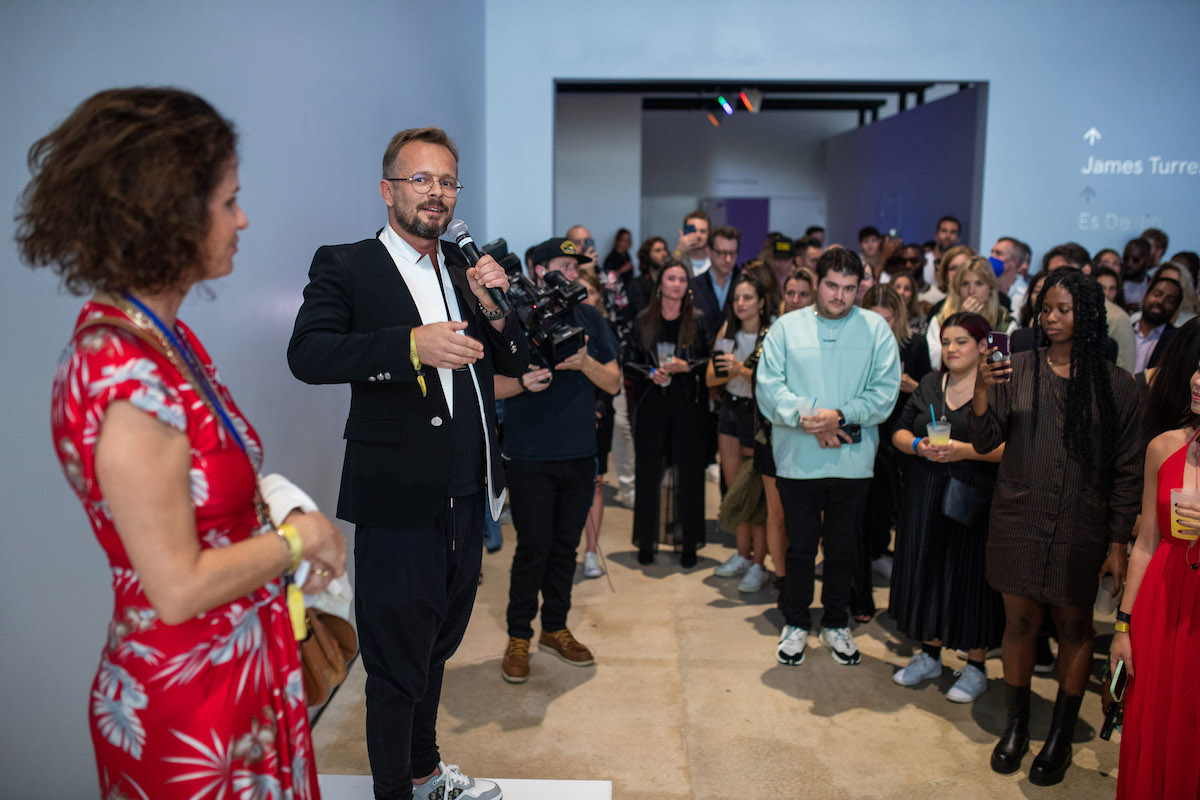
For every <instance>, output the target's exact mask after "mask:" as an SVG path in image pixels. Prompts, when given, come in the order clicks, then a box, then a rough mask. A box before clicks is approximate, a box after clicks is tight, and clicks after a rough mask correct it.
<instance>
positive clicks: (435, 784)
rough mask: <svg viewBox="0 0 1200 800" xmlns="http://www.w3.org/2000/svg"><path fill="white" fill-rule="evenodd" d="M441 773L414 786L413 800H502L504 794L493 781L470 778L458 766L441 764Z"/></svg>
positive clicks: (439, 764) (439, 765)
mask: <svg viewBox="0 0 1200 800" xmlns="http://www.w3.org/2000/svg"><path fill="white" fill-rule="evenodd" d="M438 767H439V768H440V769H441V772H440V773H439V774H437V775H434V776H433V777H432V778H430V779H429V780H427V781H426V782H425V783H423V784H421V785H420V786H413V787H412V788H413V800H501V798H503V797H504V792H502V791H500V787H499V786H497V785H496V784H494V783H492V782H491V781H485V780H483V779H482V778H480V779H475V778H468V777H467V776H466V775H463V774H462V772H461V771H459V768H458V765H457V764H450V765H449V766H447V765H446V764H445V763H442V762H439V763H438Z"/></svg>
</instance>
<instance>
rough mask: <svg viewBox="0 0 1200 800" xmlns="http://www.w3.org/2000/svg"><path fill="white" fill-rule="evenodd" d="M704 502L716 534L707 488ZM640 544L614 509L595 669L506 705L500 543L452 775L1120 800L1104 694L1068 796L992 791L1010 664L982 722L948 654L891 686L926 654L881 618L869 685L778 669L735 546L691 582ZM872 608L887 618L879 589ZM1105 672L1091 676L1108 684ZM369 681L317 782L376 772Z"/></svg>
mask: <svg viewBox="0 0 1200 800" xmlns="http://www.w3.org/2000/svg"><path fill="white" fill-rule="evenodd" d="M608 494H609V497H610V498H611V491H610V492H609V493H608ZM708 495H709V497H708V505H709V517H710V518H715V516H716V514H715V511H716V507H715V503H716V499H715V495H716V487H715V486H714V485H713V484H708ZM631 529H632V513H631V512H630V511H628V510H626V509H624V508H622V507H620V506H616V505H613V504H612V503H611V500H610V502H609V504H608V506H607V508H606V512H605V518H604V527H603V532H602V536H601V549H602V550H603V551H604V552H605V553H607V554H608V568H609V578H607V579H606V578H601V579H599V580H586V579H583V578H582V567H580V571H579V572H578V573H577V578H576V585H575V591H574V607H573V609H572V611H571V617H570V627H571V629H572V631H573V632H574V633H575V635H576V637H577V638H578V639H579V640H580V641H582V642H583V643H585V644H587V645H588V646H589V647H590V648H592V650H593V652H594V653H595V655H596V666H594V667H590V668H578V667H573V666H570V665H568V664H565V663H564V662H562V661H560V660H559V659H558V658H556V657H554V656H553V655H548V654H538V653H537V652H536V648H535V651H534V656H533V658H532V660H531V667H532V669H531V676H530V679H529V681H528V682H527V683H525V684H522V685H518V686H514V685H510V684H508V683H506V682H505V681H504V680H503V679H502V678H501V677H500V658H501V656H502V655H503V652H504V648H505V645H506V643H507V636H506V633H505V625H504V613H505V604H506V601H507V593H508V571H509V568H510V566H511V560H512V553H513V543H514V540H515V533H514V531H513V529H512V528H511V527H506V528H505V530H504V537H505V544H504V548H503V549H502V550H501V551H500V552H499V553H497V554H495V555H490V556H486V555H485V557H484V580H483V584H482V585H481V586H480V589H479V597H478V600H477V604H476V608H475V613H474V616H473V618H472V620H471V624H470V627H469V628H468V630H467V634H466V638H465V639H464V641H463V644H462V646H461V648H460V649H459V652H458V653H457V654H456V655H455V657H454V658H453V659H451V661H450V663H449V665H448V667H447V671H446V679H445V687H444V690H443V695H442V707H441V718H440V721H439V741H440V746H441V750H442V756H443V758H444V760H445V761H446V762H447V763H456V764H460V765H462V767H463V770H464V772H466V773H467V774H468V775H481V776H482V775H510V776H515V777H519V778H546V779H560V780H565V779H592V780H612V781H613V797H615V798H620V799H621V800H650V799H651V798H654V800H666V799H668V798H670V799H672V800H674V799H675V798H702V799H703V800H709V799H710V798H711V799H712V800H727V799H728V798H734V797H737V798H743V797H755V798H758V797H762V798H827V797H840V798H846V799H847V800H849V798H905V799H906V800H907V798H913V797H929V796H934V797H960V798H975V797H989V798H1009V797H1012V798H1018V797H1036V798H1068V797H1069V798H1075V797H1088V798H1104V797H1112V796H1113V795H1114V794H1115V792H1116V777H1115V775H1116V767H1117V751H1118V746H1119V739H1120V734H1119V733H1117V734H1114V735H1113V739H1112V741H1111V742H1105V741H1103V740H1101V739H1099V737H1098V736H1097V735H1096V733H1097V731H1098V730H1099V728H1100V725H1101V723H1102V721H1103V718H1102V715H1101V712H1100V698H1099V695H1098V694H1096V691H1097V690H1098V686H1099V681H1098V679H1096V680H1093V685H1092V687H1091V690H1090V691H1089V693H1088V695H1087V697H1086V698H1085V700H1084V704H1083V711H1082V715H1081V717H1082V718H1081V720H1080V724H1079V726H1078V728H1077V731H1076V745H1075V755H1074V762H1075V765H1074V766H1073V767H1072V768H1071V769H1070V770H1069V771H1068V773H1067V777H1066V779H1065V780H1064V781H1063V783H1062V784H1060V785H1059V786H1056V787H1051V788H1042V787H1038V786H1034V785H1032V784H1031V783H1030V782H1029V780H1028V777H1027V772H1026V770H1025V769H1023V770H1022V771H1020V772H1018V773H1017V774H1015V775H1011V776H1001V775H996V774H994V773H993V772H992V771H991V770H990V769H989V768H988V757H989V754H990V752H991V748H992V746H993V745H994V743H995V741H996V738H997V737H998V735H999V733H1000V731H1001V729H1002V728H1003V725H1004V710H1003V687H1002V686H1001V680H1000V662H999V660H991V661H989V662H988V670H989V677H990V678H991V681H990V683H989V688H988V691H987V692H985V693H984V695H983V696H982V697H981V698H980V699H979V700H978V701H976V702H975V703H974V704H972V705H966V706H964V705H959V704H955V703H951V702H948V701H947V700H946V699H945V692H946V690H947V689H949V688H950V686H951V685H952V684H953V682H954V675H953V670H955V669H958V668H960V667H961V666H962V665H963V663H964V662H962V661H960V660H959V659H958V657H957V655H956V654H954V653H945V654H943V658H942V660H943V663H944V665H945V666H946V669H945V671H944V673H943V675H942V677H941V678H940V679H938V680H936V681H931V682H927V683H925V684H921V685H919V686H917V687H915V688H903V687H900V686H896V685H895V684H893V683H892V681H891V675H892V672H893V671H894V670H895V669H896V668H898V667H899V666H901V665H903V664H904V663H906V662H907V660H908V658H909V657H910V656H911V655H912V654H913V653H914V652H915V651H914V648H913V643H912V642H909V641H908V640H907V639H905V638H904V637H902V636H900V635H899V634H897V632H896V630H895V626H894V625H893V624H892V622H891V620H890V619H889V618H888V616H887V615H886V613H884V614H881V615H880V616H879V617H877V618H876V620H875V621H874V622H871V623H870V624H867V625H863V626H860V627H859V628H858V629H857V630H856V631H855V638H856V641H857V642H858V645H859V648H860V649H861V650H862V652H863V660H862V663H861V664H859V665H858V666H854V667H844V666H841V665H839V664H837V663H836V662H834V661H833V660H832V659H831V658H830V657H829V653H828V651H827V650H826V649H825V648H824V647H823V646H822V645H821V644H819V642H817V640H816V638H815V637H811V638H810V640H809V649H808V656H807V659H806V660H805V663H804V664H802V665H801V666H799V667H785V666H782V665H779V664H778V663H776V661H775V656H774V648H775V643H776V640H777V638H778V632H779V628H780V625H781V624H782V618H781V616H780V614H779V612H778V611H777V610H776V608H775V593H774V591H773V590H772V589H770V588H767V589H765V590H764V591H762V592H760V593H758V594H754V595H739V593H738V592H737V581H736V580H735V579H720V578H716V577H714V576H713V574H712V568H713V567H715V566H716V565H717V564H719V563H721V562H722V561H723V560H725V558H727V557H728V556H729V555H730V554H731V553H732V547H733V540H732V537H731V536H729V535H728V534H724V533H723V532H719V531H717V532H715V533H710V536H709V543H708V545H707V546H706V547H705V548H704V549H702V550H701V551H700V556H701V558H700V563H699V565H698V566H697V567H695V568H694V569H691V570H688V571H686V572H685V571H683V570H681V568H680V567H679V563H678V557H677V556H674V555H672V554H670V553H665V552H663V553H659V555H658V558H657V561H656V563H655V564H654V565H652V566H650V567H641V566H640V565H638V564H637V560H636V558H635V552H634V550H633V547H632V546H631V544H630V533H629V532H630V530H631ZM581 549H582V548H581ZM581 559H582V557H581ZM610 579H611V584H610ZM817 595H818V597H819V595H820V591H819V587H818V591H817ZM875 599H876V603H877V604H878V605H879V607H880V608H886V607H887V588H886V587H885V586H883V585H882V584H881V582H880V583H879V584H877V588H876V592H875ZM817 618H818V619H819V615H817ZM535 628H536V625H535ZM1097 631H1098V633H1099V634H1100V636H1099V637H1098V639H1097V650H1098V651H1099V650H1107V647H1108V640H1109V637H1110V636H1111V633H1112V624H1111V620H1109V621H1098V622H1097ZM1100 665H1101V661H1100V657H1097V660H1096V670H1095V673H1096V674H1097V675H1098V674H1099V669H1100ZM363 680H364V675H363V672H362V668H361V663H356V666H355V669H354V670H353V671H352V673H351V676H350V678H349V679H348V680H347V682H346V684H345V685H344V686H343V687H342V690H341V691H339V693H338V695H337V696H336V697H335V698H334V700H333V701H332V703H331V704H330V706H329V707H328V708H327V709H326V711H325V713H324V715H323V716H322V717H321V719H320V721H319V722H318V724H317V726H316V728H315V729H314V732H313V737H314V740H315V743H316V749H317V760H318V769H319V771H320V772H322V773H341V774H366V773H369V772H370V768H369V765H368V761H367V753H366V744H365V741H364V737H363V718H364V713H365V712H364V707H363V691H362V687H363ZM1056 690H1057V684H1056V682H1055V681H1053V680H1049V679H1046V678H1041V677H1035V679H1034V684H1033V691H1034V695H1035V697H1034V704H1033V720H1032V729H1033V735H1034V739H1035V741H1034V743H1033V746H1032V747H1033V753H1031V754H1030V755H1029V756H1026V759H1025V761H1024V767H1025V768H1026V769H1027V768H1028V766H1029V764H1030V763H1031V762H1032V760H1033V755H1034V754H1036V752H1037V750H1038V749H1039V748H1040V746H1041V740H1042V739H1043V738H1044V737H1045V733H1046V729H1047V728H1048V727H1049V720H1050V711H1051V707H1052V705H1053V699H1054V696H1055V692H1056Z"/></svg>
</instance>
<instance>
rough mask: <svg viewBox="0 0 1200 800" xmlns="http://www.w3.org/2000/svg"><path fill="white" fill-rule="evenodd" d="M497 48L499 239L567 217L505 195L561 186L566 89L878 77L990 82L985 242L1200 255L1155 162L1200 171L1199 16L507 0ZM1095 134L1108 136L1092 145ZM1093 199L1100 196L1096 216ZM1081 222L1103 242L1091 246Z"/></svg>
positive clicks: (492, 44) (1175, 6)
mask: <svg viewBox="0 0 1200 800" xmlns="http://www.w3.org/2000/svg"><path fill="white" fill-rule="evenodd" d="M486 35H487V40H488V53H489V59H488V70H487V78H486V86H487V129H488V136H487V156H488V158H487V170H488V185H489V186H490V187H491V190H490V193H489V196H488V224H489V226H490V227H491V228H492V229H494V230H497V231H503V233H504V235H506V236H509V237H510V238H511V239H513V240H518V241H526V240H533V239H534V237H536V236H537V235H539V233H540V232H541V231H543V230H545V229H546V228H547V227H548V225H549V224H550V220H551V219H552V217H553V203H552V199H551V198H550V197H549V196H547V195H545V194H543V193H538V192H531V193H530V195H529V196H528V197H527V198H526V199H527V201H528V202H524V203H512V202H510V201H509V200H508V198H507V197H505V196H503V195H501V194H500V193H499V190H498V187H500V186H505V185H512V183H513V182H514V181H515V180H517V179H518V177H519V178H520V180H523V181H525V182H528V183H529V184H530V185H531V186H534V187H542V186H548V185H550V184H551V174H552V169H553V137H552V133H553V127H552V126H553V109H554V98H553V90H554V85H553V82H554V79H555V78H569V79H576V80H586V79H602V78H680V79H706V78H715V79H725V78H729V79H739V80H743V79H744V80H745V81H747V82H748V83H750V82H753V80H754V79H796V80H807V79H813V80H823V79H831V80H832V79H837V80H851V79H863V78H872V79H894V80H908V79H913V80H967V81H987V82H988V84H989V110H988V122H987V152H986V154H985V163H984V173H983V217H982V220H981V226H980V231H979V239H980V241H984V242H988V243H990V242H992V241H995V239H996V238H997V237H998V236H1000V235H1003V234H1009V233H1011V234H1014V235H1018V236H1021V237H1023V238H1025V239H1026V240H1027V241H1029V242H1030V243H1031V244H1032V245H1033V247H1034V249H1035V251H1037V252H1042V251H1044V250H1045V249H1046V248H1047V247H1048V246H1050V245H1053V244H1056V243H1058V242H1061V241H1063V240H1065V239H1069V238H1076V239H1078V240H1079V241H1080V242H1081V243H1082V244H1084V245H1085V246H1086V247H1088V248H1090V249H1092V250H1096V249H1098V248H1100V247H1102V246H1105V245H1111V244H1118V245H1119V244H1120V243H1123V242H1124V240H1125V238H1128V237H1129V236H1130V235H1136V234H1137V233H1138V232H1140V230H1141V228H1140V227H1138V225H1137V224H1136V223H1138V222H1139V221H1141V220H1143V219H1145V218H1147V217H1148V218H1151V219H1157V220H1159V221H1161V222H1162V225H1163V227H1164V228H1165V229H1166V230H1167V231H1168V233H1170V234H1171V236H1172V245H1171V250H1172V251H1174V250H1175V249H1182V248H1184V247H1187V248H1188V249H1193V250H1195V249H1200V231H1197V230H1196V225H1195V221H1196V219H1197V216H1198V214H1197V211H1198V210H1200V176H1158V177H1154V176H1150V175H1149V174H1148V172H1149V169H1150V165H1149V160H1148V159H1149V157H1150V156H1153V155H1160V156H1162V157H1164V158H1169V159H1180V160H1191V159H1200V144H1197V142H1198V141H1200V140H1197V137H1196V135H1195V131H1196V130H1197V129H1198V128H1200V105H1198V104H1197V102H1196V98H1197V91H1196V78H1195V76H1196V75H1200V48H1197V47H1196V42H1197V41H1200V5H1197V4H1196V3H1195V2H1193V1H1192V0H1151V1H1150V2H1145V3H1141V4H1138V5H1137V6H1131V5H1129V4H1128V3H1125V2H1118V1H1117V0H1094V1H1089V2H1084V0H1062V2H1056V3H1042V2H1034V0H1015V1H1014V2H1006V3H980V2H969V3H962V2H959V1H958V0H925V2H921V3H897V2H887V0H862V1H861V2H857V3H850V4H847V3H827V2H816V0H803V1H802V2H795V0H757V1H750V2H745V3H742V4H741V5H739V6H738V7H737V9H736V11H732V10H731V7H730V5H729V4H728V3H727V2H723V1H721V0H689V2H687V3H683V2H662V3H647V2H644V0H609V2H607V3H604V4H602V5H601V4H593V5H586V6H582V5H581V6H564V4H562V3H559V2H554V1H553V0H524V2H522V3H520V4H514V3H505V2H500V1H499V0H491V2H488V3H487V26H486ZM525 43H529V44H525ZM1091 126H1095V127H1096V128H1097V129H1098V130H1099V131H1100V132H1101V133H1102V135H1103V137H1104V138H1103V139H1102V140H1100V141H1099V142H1098V143H1097V144H1095V145H1094V146H1091V147H1089V146H1088V144H1087V143H1086V142H1084V140H1083V134H1084V133H1085V132H1086V131H1087V130H1088V129H1089V128H1090V127H1091ZM1093 152H1094V153H1095V154H1096V155H1097V156H1099V155H1101V154H1103V157H1104V158H1106V159H1139V158H1140V159H1142V160H1143V162H1144V164H1143V166H1144V169H1145V171H1146V174H1143V175H1141V176H1099V177H1097V178H1096V179H1095V181H1094V182H1090V181H1088V180H1084V178H1085V177H1086V176H1083V175H1082V174H1081V173H1080V169H1081V167H1083V165H1084V164H1086V163H1087V158H1088V156H1089V155H1090V154H1092V153H1093ZM1089 187H1090V188H1093V189H1094V190H1095V191H1096V192H1098V193H1099V194H1098V196H1096V197H1092V198H1091V199H1090V200H1089V201H1085V199H1084V198H1083V197H1082V196H1081V192H1083V191H1084V190H1085V189H1087V188H1089ZM1081 212H1086V213H1090V214H1096V215H1097V216H1098V217H1099V221H1098V222H1099V226H1100V228H1099V229H1098V230H1080V229H1079V228H1080V225H1079V223H1080V214H1081ZM1108 214H1111V215H1112V217H1108V216H1107V215H1108ZM1106 220H1111V221H1112V223H1113V224H1114V226H1115V227H1116V229H1114V230H1104V229H1103V228H1104V223H1105V221H1106ZM1122 220H1125V221H1126V222H1127V228H1126V229H1125V230H1121V229H1120V227H1121V222H1122ZM1089 221H1090V218H1089ZM1134 228H1136V230H1134ZM642 233H643V235H649V234H651V233H653V231H642ZM671 233H674V231H671ZM1176 244H1178V246H1179V247H1178V248H1177V247H1176Z"/></svg>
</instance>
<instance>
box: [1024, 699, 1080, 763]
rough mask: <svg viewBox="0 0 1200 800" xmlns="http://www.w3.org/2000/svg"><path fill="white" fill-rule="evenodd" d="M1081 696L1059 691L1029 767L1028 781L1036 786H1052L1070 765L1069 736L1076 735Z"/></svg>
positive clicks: (1070, 737)
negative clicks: (1047, 728)
mask: <svg viewBox="0 0 1200 800" xmlns="http://www.w3.org/2000/svg"><path fill="white" fill-rule="evenodd" d="M1082 702H1083V698H1082V697H1072V696H1071V695H1068V694H1064V693H1063V691H1062V689H1059V690H1058V697H1057V698H1055V700H1054V719H1053V721H1051V723H1050V733H1049V735H1048V736H1046V744H1044V745H1042V752H1040V753H1038V754H1037V758H1035V759H1034V760H1033V766H1032V767H1030V768H1029V782H1030V783H1032V784H1034V785H1036V786H1053V785H1054V784H1056V783H1058V782H1059V781H1061V780H1062V779H1063V775H1064V774H1066V771H1067V767H1069V766H1071V739H1072V738H1073V737H1074V736H1075V720H1077V719H1079V704H1080V703H1082Z"/></svg>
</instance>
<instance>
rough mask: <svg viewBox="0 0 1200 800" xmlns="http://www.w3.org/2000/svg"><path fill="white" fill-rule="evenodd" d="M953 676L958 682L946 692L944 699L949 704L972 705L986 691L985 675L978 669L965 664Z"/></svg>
mask: <svg viewBox="0 0 1200 800" xmlns="http://www.w3.org/2000/svg"><path fill="white" fill-rule="evenodd" d="M954 674H955V675H957V676H958V680H956V681H955V682H954V685H953V686H951V687H950V691H948V692H946V699H947V700H949V701H950V702H951V703H974V702H975V701H976V700H978V699H979V695H981V694H983V693H984V692H985V691H987V675H986V674H985V673H984V672H983V670H981V669H980V668H979V667H976V666H973V665H971V664H967V665H966V666H965V667H963V668H962V669H960V670H958V671H957V672H955V673H954Z"/></svg>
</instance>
